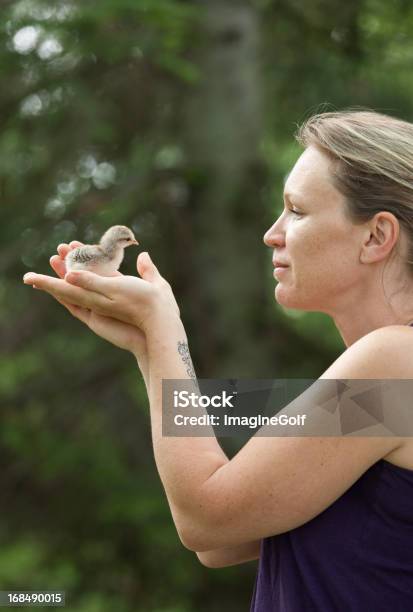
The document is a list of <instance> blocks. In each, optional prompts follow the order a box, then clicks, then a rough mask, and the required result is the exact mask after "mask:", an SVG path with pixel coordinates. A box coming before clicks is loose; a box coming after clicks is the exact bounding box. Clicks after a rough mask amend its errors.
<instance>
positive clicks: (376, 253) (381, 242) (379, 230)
mask: <svg viewBox="0 0 413 612" xmlns="http://www.w3.org/2000/svg"><path fill="white" fill-rule="evenodd" d="M399 234H400V224H399V221H398V219H397V218H396V217H395V216H394V215H393V213H390V212H387V211H381V212H378V213H376V214H375V215H374V217H373V218H372V219H371V220H370V221H368V222H367V224H366V230H365V232H364V233H363V243H362V246H361V251H360V262H361V263H366V264H368V263H376V262H379V261H382V260H384V259H386V258H387V257H388V256H389V255H390V253H391V252H392V250H393V247H394V246H395V244H396V243H397V241H398V239H399Z"/></svg>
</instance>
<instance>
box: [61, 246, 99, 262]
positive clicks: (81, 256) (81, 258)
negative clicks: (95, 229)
mask: <svg viewBox="0 0 413 612" xmlns="http://www.w3.org/2000/svg"><path fill="white" fill-rule="evenodd" d="M67 256H68V257H69V259H70V261H72V262H73V263H80V264H88V263H92V262H94V261H96V259H97V258H99V259H101V258H104V256H105V253H104V252H103V251H102V249H101V248H100V247H99V246H98V245H94V244H93V245H92V244H85V245H84V246H81V247H77V249H73V251H70V253H68V255H67Z"/></svg>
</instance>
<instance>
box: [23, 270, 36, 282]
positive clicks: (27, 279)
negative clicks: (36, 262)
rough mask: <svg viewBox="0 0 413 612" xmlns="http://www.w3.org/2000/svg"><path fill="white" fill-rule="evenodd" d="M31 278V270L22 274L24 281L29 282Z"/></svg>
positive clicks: (32, 277)
mask: <svg viewBox="0 0 413 612" xmlns="http://www.w3.org/2000/svg"><path fill="white" fill-rule="evenodd" d="M33 279H34V276H33V274H32V273H31V272H27V274H25V275H24V276H23V282H24V283H30V281H32V280H33Z"/></svg>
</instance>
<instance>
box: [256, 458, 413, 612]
mask: <svg viewBox="0 0 413 612" xmlns="http://www.w3.org/2000/svg"><path fill="white" fill-rule="evenodd" d="M251 612H413V470H409V469H407V468H402V467H399V466H396V465H393V464H392V463H390V462H388V461H386V460H384V459H381V460H380V461H378V462H377V463H375V464H374V465H372V466H371V467H370V468H369V469H368V470H367V471H366V472H365V473H364V474H363V475H362V476H361V477H360V478H359V479H358V480H357V481H356V482H355V483H354V484H353V485H352V486H351V487H350V488H349V489H348V490H347V491H346V492H345V493H344V494H343V495H342V496H341V497H340V498H339V499H337V500H336V501H335V502H334V503H333V504H331V505H330V506H329V507H328V508H326V509H325V510H324V511H323V512H322V513H321V514H319V515H318V516H316V517H315V518H313V519H312V520H311V521H308V522H307V523H305V524H304V525H301V526H300V527H297V528H296V529H292V530H291V531H287V532H285V533H281V534H279V535H276V536H271V537H268V538H264V539H263V540H262V543H261V554H260V560H259V565H258V571H257V576H256V580H255V586H254V593H253V596H252V603H251Z"/></svg>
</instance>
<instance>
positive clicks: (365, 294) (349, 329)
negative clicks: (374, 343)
mask: <svg viewBox="0 0 413 612" xmlns="http://www.w3.org/2000/svg"><path fill="white" fill-rule="evenodd" d="M366 285H367V286H363V287H355V288H354V289H353V291H352V293H351V294H350V295H349V294H346V295H345V296H344V297H343V299H342V300H341V303H340V304H339V306H337V304H336V305H335V307H334V309H332V310H331V311H330V312H327V311H325V312H327V314H329V315H330V316H331V317H332V318H333V320H334V323H335V325H336V327H337V329H338V331H339V332H340V335H341V337H342V338H343V341H344V344H345V345H346V347H349V346H351V345H352V344H354V343H355V342H357V340H359V339H360V338H362V337H363V336H365V335H366V334H368V333H370V332H371V331H373V330H375V329H378V328H380V327H387V326H388V325H408V324H409V323H412V322H413V313H412V308H411V306H410V307H409V298H408V296H407V293H406V290H404V291H402V290H401V289H400V287H399V288H398V289H397V288H395V287H394V288H392V287H389V286H386V285H385V288H386V294H385V293H384V290H383V287H382V284H381V282H380V283H377V282H374V283H371V284H370V286H369V285H368V284H366ZM386 296H387V297H386Z"/></svg>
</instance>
